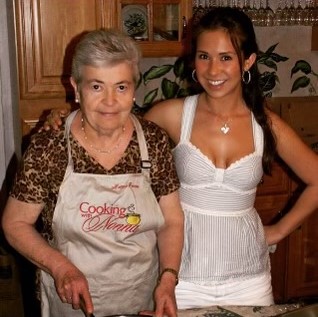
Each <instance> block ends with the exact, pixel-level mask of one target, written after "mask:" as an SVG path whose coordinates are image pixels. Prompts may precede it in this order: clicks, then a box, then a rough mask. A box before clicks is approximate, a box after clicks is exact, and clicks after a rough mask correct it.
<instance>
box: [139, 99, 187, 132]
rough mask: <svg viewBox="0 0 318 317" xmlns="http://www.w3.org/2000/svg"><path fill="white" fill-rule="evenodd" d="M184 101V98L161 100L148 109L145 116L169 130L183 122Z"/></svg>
mask: <svg viewBox="0 0 318 317" xmlns="http://www.w3.org/2000/svg"><path fill="white" fill-rule="evenodd" d="M183 103H184V99H183V98H179V99H169V100H164V101H161V102H159V103H158V104H156V105H154V106H153V107H152V108H151V109H150V110H149V111H147V113H146V114H145V116H144V117H145V119H147V120H150V121H152V122H154V123H156V124H157V125H159V126H160V127H162V128H163V129H165V130H166V131H167V132H169V130H170V129H171V127H172V126H173V125H180V124H181V116H182V109H183Z"/></svg>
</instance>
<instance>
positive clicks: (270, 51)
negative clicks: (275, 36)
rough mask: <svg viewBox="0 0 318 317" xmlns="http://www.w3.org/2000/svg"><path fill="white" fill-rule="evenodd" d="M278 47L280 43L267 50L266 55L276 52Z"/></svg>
mask: <svg viewBox="0 0 318 317" xmlns="http://www.w3.org/2000/svg"><path fill="white" fill-rule="evenodd" d="M277 45H278V43H276V44H274V45H272V46H270V47H269V48H268V49H267V51H266V52H265V54H266V55H271V54H272V53H273V52H274V50H275V48H276V46H277Z"/></svg>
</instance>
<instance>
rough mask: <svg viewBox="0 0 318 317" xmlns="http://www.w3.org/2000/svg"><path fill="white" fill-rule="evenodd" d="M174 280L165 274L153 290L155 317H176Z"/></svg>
mask: <svg viewBox="0 0 318 317" xmlns="http://www.w3.org/2000/svg"><path fill="white" fill-rule="evenodd" d="M175 286H176V282H175V278H174V277H172V278H171V276H168V274H166V275H165V276H164V277H162V279H161V281H160V283H159V284H158V285H157V287H156V290H155V303H156V311H155V316H156V317H163V316H169V317H176V316H177V304H176V298H175Z"/></svg>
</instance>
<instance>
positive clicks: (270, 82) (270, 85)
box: [259, 72, 277, 93]
mask: <svg viewBox="0 0 318 317" xmlns="http://www.w3.org/2000/svg"><path fill="white" fill-rule="evenodd" d="M276 81H277V75H276V73H275V72H264V73H263V74H261V76H260V79H259V85H260V87H261V89H262V91H263V92H264V93H265V92H268V91H271V90H272V89H274V88H275V86H276Z"/></svg>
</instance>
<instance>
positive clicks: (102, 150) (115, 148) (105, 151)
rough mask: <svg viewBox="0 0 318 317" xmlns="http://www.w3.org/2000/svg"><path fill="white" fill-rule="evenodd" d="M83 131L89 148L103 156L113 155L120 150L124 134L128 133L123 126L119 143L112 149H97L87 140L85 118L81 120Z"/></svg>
mask: <svg viewBox="0 0 318 317" xmlns="http://www.w3.org/2000/svg"><path fill="white" fill-rule="evenodd" d="M81 129H82V131H83V133H84V139H85V141H86V142H87V143H88V145H89V147H90V148H91V149H93V150H94V151H96V152H98V153H102V154H111V153H113V152H114V151H116V150H117V149H118V148H119V146H120V143H121V140H122V139H123V135H124V133H125V131H126V128H125V127H124V126H123V127H122V134H121V136H120V137H119V139H118V141H117V143H116V144H115V145H114V147H112V148H111V149H98V148H97V147H95V146H94V145H93V144H91V143H90V142H89V141H88V139H87V135H86V131H85V126H84V118H83V117H82V119H81Z"/></svg>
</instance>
